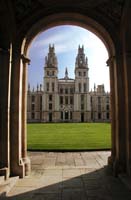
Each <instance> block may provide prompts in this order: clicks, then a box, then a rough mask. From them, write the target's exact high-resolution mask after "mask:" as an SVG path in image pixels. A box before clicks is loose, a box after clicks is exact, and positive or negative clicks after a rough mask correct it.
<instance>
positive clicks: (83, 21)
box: [21, 13, 115, 168]
mask: <svg viewBox="0 0 131 200" xmlns="http://www.w3.org/2000/svg"><path fill="white" fill-rule="evenodd" d="M64 24H70V25H77V26H81V27H84V28H86V29H88V30H91V31H92V32H93V33H95V34H96V35H97V36H98V37H99V38H101V39H102V41H103V42H104V44H105V46H106V48H107V50H108V54H109V58H110V59H109V60H108V64H109V66H110V76H111V93H112V95H111V102H112V101H113V102H115V96H114V95H113V94H114V92H115V88H114V86H115V83H114V78H113V76H114V71H113V70H114V68H113V66H114V62H115V59H114V58H115V47H114V43H113V41H112V39H111V37H110V35H109V34H108V32H107V31H106V30H105V29H104V28H103V27H102V26H101V25H100V24H98V23H97V22H95V21H94V20H92V19H90V18H87V17H84V16H82V15H79V14H74V13H73V14H72V13H64V14H57V15H52V16H49V17H47V18H44V19H42V20H40V21H39V22H37V23H36V24H35V25H34V26H33V27H32V28H31V29H30V30H29V31H28V32H27V34H26V35H25V38H24V39H23V43H22V48H21V55H22V57H21V59H22V60H23V64H22V66H21V67H22V70H23V74H21V75H22V78H21V81H22V86H23V87H22V88H23V89H22V99H23V101H22V117H23V120H22V127H21V129H22V145H23V146H22V147H23V152H24V154H23V155H24V156H25V155H26V144H25V143H26V142H25V141H26V129H25V127H26V117H25V116H26V76H27V64H26V61H27V62H28V61H29V60H28V49H29V46H30V43H31V41H32V40H33V39H34V37H36V35H37V34H39V33H40V32H41V31H43V30H46V29H48V28H50V27H53V26H57V25H64ZM113 106H114V104H113V103H112V107H113ZM114 118H115V111H114V109H113V111H112V155H111V158H110V162H112V163H113V162H114V160H113V158H114V157H115V155H114V154H115V137H114V134H115V130H114V127H115V125H114ZM25 160H26V159H25ZM111 160H112V161H111ZM27 168H28V167H27Z"/></svg>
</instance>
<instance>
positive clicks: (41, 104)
mask: <svg viewBox="0 0 131 200" xmlns="http://www.w3.org/2000/svg"><path fill="white" fill-rule="evenodd" d="M40 110H42V96H40Z"/></svg>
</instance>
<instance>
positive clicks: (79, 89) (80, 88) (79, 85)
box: [79, 83, 81, 92]
mask: <svg viewBox="0 0 131 200" xmlns="http://www.w3.org/2000/svg"><path fill="white" fill-rule="evenodd" d="M79 92H81V83H79Z"/></svg>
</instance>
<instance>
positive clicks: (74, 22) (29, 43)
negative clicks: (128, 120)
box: [23, 20, 114, 121]
mask: <svg viewBox="0 0 131 200" xmlns="http://www.w3.org/2000/svg"><path fill="white" fill-rule="evenodd" d="M40 24H41V23H40ZM54 24H55V26H56V25H57V26H59V25H63V24H64V25H65V24H66V25H67V24H71V25H72V24H73V25H74V24H75V25H76V24H77V26H80V27H84V28H85V27H86V29H87V27H88V29H89V30H92V31H94V28H92V27H90V28H89V25H87V26H86V25H85V24H81V23H78V22H76V21H73V22H72V21H64V20H63V21H62V22H59V21H58V22H55V23H50V24H48V26H46V25H45V27H44V28H43V25H42V27H41V25H39V26H40V29H39V31H38V32H37V34H36V32H35V31H36V30H35V29H36V27H34V30H35V31H34V32H35V34H36V35H35V36H34V38H35V37H36V36H37V35H38V34H40V33H41V32H43V30H47V29H48V28H51V27H53V26H54ZM78 24H79V25H78ZM47 27H48V28H47ZM37 28H38V27H37ZM94 32H95V34H96V35H97V36H98V35H99V38H100V39H102V41H104V44H105V46H106V48H107V50H108V55H111V54H114V48H111V46H112V47H113V45H112V44H113V43H111V44H110V42H109V41H110V40H111V38H110V37H109V35H108V34H107V38H108V40H105V38H104V39H103V36H100V33H99V32H97V31H96V30H95V31H94ZM94 32H93V33H94ZM104 34H105V33H104ZM104 34H103V35H104ZM31 35H32V33H31V31H29V33H28V34H27V38H28V39H27V38H26V40H25V41H24V42H25V44H24V47H25V48H24V51H23V53H26V55H28V53H29V52H28V50H29V48H30V45H31V42H32V40H33V39H34V38H33V36H31ZM108 42H109V43H108ZM27 46H28V48H27ZM111 52H112V53H111ZM82 114H83V113H81V120H82V121H83V118H84V117H83V115H82ZM106 116H107V117H108V115H106ZM66 117H67V116H66ZM98 117H99V116H98ZM49 118H50V121H52V115H51V113H49Z"/></svg>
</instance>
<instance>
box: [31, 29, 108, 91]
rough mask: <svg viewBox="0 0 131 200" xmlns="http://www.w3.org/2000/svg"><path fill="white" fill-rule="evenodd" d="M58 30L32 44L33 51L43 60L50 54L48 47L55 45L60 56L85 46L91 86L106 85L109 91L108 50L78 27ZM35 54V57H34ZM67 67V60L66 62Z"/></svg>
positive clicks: (97, 39)
mask: <svg viewBox="0 0 131 200" xmlns="http://www.w3.org/2000/svg"><path fill="white" fill-rule="evenodd" d="M57 28H59V27H56V29H54V30H53V32H52V34H50V35H46V36H44V34H43V37H40V38H38V39H37V40H35V41H34V42H33V43H32V47H31V51H32V53H34V54H35V56H37V57H38V58H40V59H43V58H44V57H45V56H46V55H47V53H48V45H49V44H55V51H56V54H57V56H58V61H59V56H61V55H62V54H63V53H67V52H68V53H69V54H70V53H71V52H72V51H76V54H77V49H78V45H79V44H80V45H84V49H85V54H86V56H87V57H88V61H89V68H90V70H89V73H90V80H91V84H92V83H93V82H96V84H101V83H103V82H104V83H105V84H106V85H107V87H108V90H109V84H107V82H108V83H109V75H108V74H109V73H108V69H107V67H106V60H107V58H108V53H107V50H106V48H105V46H104V44H103V43H102V41H101V40H100V39H99V38H98V37H97V36H96V35H94V34H92V33H91V32H88V31H86V30H85V29H83V31H81V29H79V30H78V27H77V28H76V27H75V28H74V27H71V26H70V27H67V30H66V29H64V31H60V29H59V30H57ZM34 54H33V55H34ZM65 66H66V60H65Z"/></svg>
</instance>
